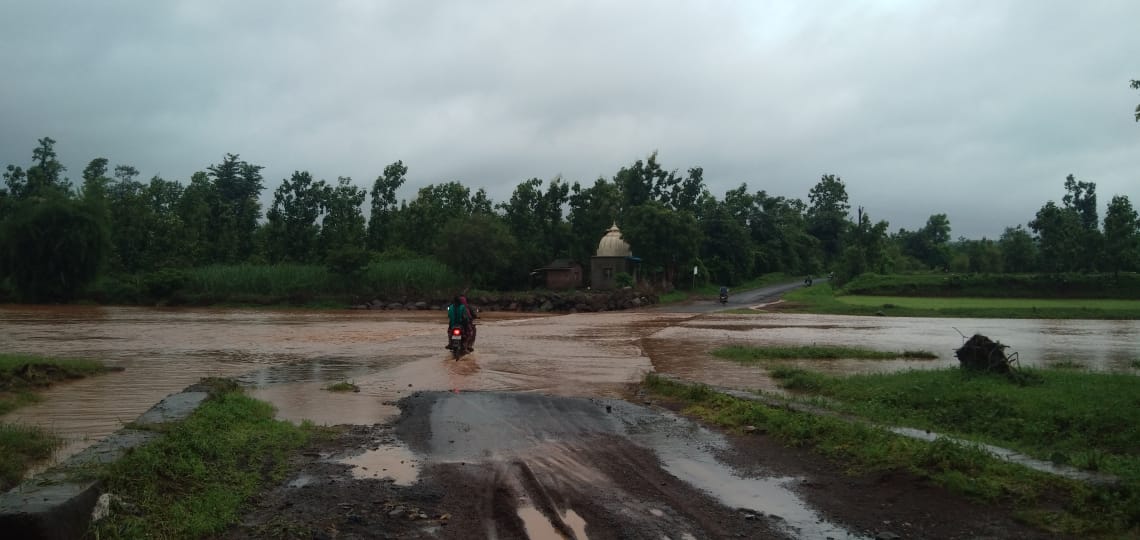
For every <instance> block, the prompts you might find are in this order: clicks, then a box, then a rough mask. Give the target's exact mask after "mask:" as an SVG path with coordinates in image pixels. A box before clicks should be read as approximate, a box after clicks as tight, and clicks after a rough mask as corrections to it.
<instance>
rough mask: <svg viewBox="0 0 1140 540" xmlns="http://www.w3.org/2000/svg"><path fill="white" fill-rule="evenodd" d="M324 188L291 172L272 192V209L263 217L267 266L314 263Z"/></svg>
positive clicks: (306, 176) (323, 185)
mask: <svg viewBox="0 0 1140 540" xmlns="http://www.w3.org/2000/svg"><path fill="white" fill-rule="evenodd" d="M326 187H327V185H326V184H325V182H324V181H323V180H321V181H316V182H314V181H313V176H312V175H311V174H309V173H308V172H307V171H306V172H302V171H295V172H293V176H292V177H290V178H289V179H287V180H284V181H282V182H281V186H279V187H278V188H277V190H276V191H274V193H273V205H272V206H271V207H270V208H269V212H267V213H266V215H265V217H266V219H267V220H268V224H267V228H266V235H267V238H266V246H265V249H266V256H267V257H266V258H267V259H269V261H270V262H274V263H276V262H299V263H305V262H313V261H315V260H316V259H317V240H318V238H317V237H318V235H319V234H320V226H319V225H318V224H317V218H319V217H320V215H321V211H322V209H323V207H324V196H325V188H326Z"/></svg>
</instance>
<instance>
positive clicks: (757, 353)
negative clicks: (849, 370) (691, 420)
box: [712, 345, 938, 363]
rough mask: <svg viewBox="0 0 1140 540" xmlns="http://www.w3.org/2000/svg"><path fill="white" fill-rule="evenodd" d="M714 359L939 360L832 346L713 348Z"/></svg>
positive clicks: (931, 355)
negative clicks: (715, 357)
mask: <svg viewBox="0 0 1140 540" xmlns="http://www.w3.org/2000/svg"><path fill="white" fill-rule="evenodd" d="M712 353H713V356H717V357H720V358H725V359H728V360H735V361H737V362H742V363H756V362H761V361H764V360H795V359H811V360H839V359H845V358H855V359H862V360H894V359H898V358H920V359H933V358H938V355H937V354H934V353H932V352H930V351H902V352H893V351H877V350H874V349H867V348H863V347H832V346H819V345H802V346H796V347H746V346H731V347H721V348H719V349H715V350H714V351H713V352H712Z"/></svg>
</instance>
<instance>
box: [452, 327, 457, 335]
mask: <svg viewBox="0 0 1140 540" xmlns="http://www.w3.org/2000/svg"><path fill="white" fill-rule="evenodd" d="M451 335H453V336H458V335H459V329H458V328H452V329H451Z"/></svg>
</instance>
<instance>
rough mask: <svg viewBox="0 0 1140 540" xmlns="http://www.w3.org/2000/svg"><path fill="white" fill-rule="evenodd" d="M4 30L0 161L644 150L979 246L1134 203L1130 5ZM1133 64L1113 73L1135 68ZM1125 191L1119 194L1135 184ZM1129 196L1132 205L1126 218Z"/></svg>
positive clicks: (188, 13) (727, 183)
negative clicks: (1072, 179) (836, 198)
mask: <svg viewBox="0 0 1140 540" xmlns="http://www.w3.org/2000/svg"><path fill="white" fill-rule="evenodd" d="M7 14H10V15H11V16H6V17H5V19H4V20H2V21H0V68H3V70H4V73H6V74H8V75H9V77H8V80H7V81H6V83H5V84H3V85H0V119H2V120H0V164H7V163H14V164H26V163H27V162H28V161H29V160H30V153H31V149H32V148H33V147H34V145H35V140H36V139H37V138H38V137H41V136H51V137H53V138H55V139H56V140H57V141H59V144H58V146H57V150H58V151H59V152H60V154H61V157H62V158H63V161H64V162H65V164H66V165H67V166H68V167H69V169H70V173H71V175H72V177H73V178H74V177H77V176H78V174H79V171H81V170H82V167H83V166H84V165H85V164H86V162H87V161H88V160H90V159H92V158H94V157H97V156H106V157H108V158H110V159H111V160H112V162H117V163H131V164H134V165H135V166H137V167H139V168H140V170H142V172H143V174H144V176H149V175H151V174H162V175H163V176H164V177H166V178H170V179H177V180H182V181H185V180H186V179H188V178H189V176H190V174H192V173H193V172H194V171H196V170H201V169H203V168H205V167H206V166H207V165H208V164H210V163H216V162H217V161H219V160H220V159H221V157H222V155H223V154H224V153H226V152H236V153H240V154H241V155H242V157H243V158H244V159H247V160H249V161H251V162H254V163H258V164H263V165H265V166H266V169H265V171H264V173H265V176H266V180H267V185H268V187H269V189H267V197H268V196H269V195H268V194H269V192H271V191H272V188H273V187H275V186H276V184H277V183H278V182H279V181H280V180H281V179H282V178H285V177H287V176H288V175H289V174H290V173H291V172H292V171H293V170H296V169H304V170H310V171H312V172H313V173H314V174H315V175H317V176H319V177H323V178H327V179H333V178H335V177H337V176H351V177H353V178H354V179H355V181H356V182H357V183H358V184H360V185H363V186H368V185H369V184H370V183H371V180H372V179H373V178H375V177H376V175H378V174H379V173H380V172H381V170H382V169H383V167H384V165H386V164H388V163H391V162H393V161H395V160H397V159H401V160H403V161H404V162H405V163H406V164H407V165H408V166H409V167H410V179H409V184H408V185H407V186H405V189H404V190H403V191H404V192H403V193H402V194H401V196H402V197H408V198H410V197H412V196H414V193H415V189H417V188H418V187H421V186H423V185H426V184H428V183H432V182H440V181H448V180H459V181H462V182H464V183H465V184H467V185H468V186H471V187H472V188H473V189H475V188H479V187H484V188H486V189H487V190H488V192H489V193H490V195H491V196H492V197H493V198H495V199H496V200H505V199H506V198H507V197H509V195H510V192H511V190H512V189H513V188H514V186H515V185H516V184H517V183H518V182H520V181H522V180H525V179H527V178H531V177H540V178H552V177H553V176H554V175H557V174H561V175H562V176H563V177H564V178H565V179H567V180H570V181H580V182H583V183H592V181H593V179H594V178H596V177H598V176H606V177H608V176H610V175H612V174H613V173H614V172H616V171H617V169H618V168H620V167H621V166H623V165H627V164H629V163H631V162H633V161H634V160H636V159H642V158H644V157H645V156H646V155H648V153H649V152H651V151H654V150H658V151H660V157H661V160H662V162H663V164H664V165H665V166H666V167H668V168H671V169H679V170H681V171H682V172H683V171H684V170H686V169H687V168H689V167H693V166H701V167H703V168H704V169H705V179H706V182H707V183H708V185H709V188H710V191H712V192H713V193H714V194H716V195H718V196H720V195H722V194H723V193H724V192H725V191H726V190H728V189H731V188H734V187H735V186H737V185H739V184H740V183H741V182H747V183H748V185H749V187H750V188H751V189H753V190H759V189H764V190H766V191H768V192H769V193H772V194H776V195H785V196H792V197H799V198H804V199H806V197H807V192H808V190H809V189H810V188H811V186H812V185H814V183H815V182H816V181H818V179H819V176H820V175H821V174H824V173H834V174H838V175H840V176H842V177H843V178H844V180H845V181H846V182H847V185H848V191H849V193H850V194H851V199H852V203H853V204H857V205H862V206H864V207H866V208H867V210H868V211H869V212H871V215H872V217H873V218H875V219H885V220H888V221H890V222H891V228H892V230H896V229H897V228H899V227H906V228H911V229H913V228H916V227H919V226H921V225H922V224H923V223H924V222H925V220H926V217H927V216H929V215H930V214H933V213H947V214H949V216H950V219H951V224H952V226H953V228H954V234H955V236H957V235H965V236H970V237H979V236H982V235H987V236H990V237H994V236H996V235H998V234H1000V233H1001V230H1002V229H1003V228H1004V227H1005V226H1009V225H1015V224H1018V223H1024V222H1026V221H1028V220H1029V219H1031V218H1032V217H1033V213H1034V212H1035V211H1036V209H1037V208H1039V207H1040V206H1041V205H1042V204H1043V203H1044V202H1045V201H1046V200H1049V199H1054V200H1059V199H1060V197H1061V195H1062V194H1063V193H1062V182H1063V179H1064V177H1065V175H1066V174H1069V173H1073V174H1076V175H1077V176H1078V177H1080V178H1082V179H1087V180H1092V181H1094V182H1097V186H1098V193H1099V194H1100V196H1101V199H1102V201H1101V203H1102V206H1103V205H1104V204H1105V203H1107V201H1108V199H1109V198H1110V197H1111V195H1113V194H1127V195H1130V196H1131V197H1132V198H1133V199H1134V200H1136V199H1138V198H1140V193H1138V192H1136V187H1135V186H1136V185H1137V184H1136V182H1135V180H1134V178H1133V171H1136V170H1137V165H1138V162H1140V153H1138V152H1136V149H1137V140H1138V137H1140V126H1137V125H1136V124H1135V123H1134V122H1132V119H1131V114H1130V112H1131V111H1132V109H1133V108H1134V107H1135V104H1136V103H1137V102H1140V95H1138V94H1137V93H1136V92H1135V91H1132V90H1130V89H1128V87H1127V81H1128V79H1130V78H1140V68H1137V67H1136V65H1135V63H1134V61H1133V58H1132V56H1133V54H1132V53H1133V52H1134V51H1136V50H1140V37H1138V35H1137V34H1136V33H1135V32H1134V31H1133V28H1132V25H1131V24H1130V22H1132V21H1135V20H1136V19H1137V18H1138V17H1137V16H1138V15H1140V5H1138V4H1136V3H1135V2H1131V1H1112V0H1106V1H1102V2H1094V3H1079V4H1078V3H1072V2H1059V1H1049V2H1037V1H1028V0H1026V1H1017V2H1015V1H1007V2H977V3H971V2H958V1H952V2H925V3H919V2H892V1H882V2H842V3H837V2H825V1H817V2H771V3H759V2H744V1H741V2H732V1H714V2H651V1H645V2H600V1H598V2H571V1H552V2H522V1H518V2H514V1H497V2H459V1H456V2H373V1H364V0H360V1H340V2H322V3H302V2H268V1H246V2H221V1H212V2H211V1H202V2H172V3H166V2H144V3H140V2H98V3H91V2H77V1H75V2H65V1H59V0H49V1H41V2H19V3H16V4H14V5H11V6H7V7H6V15H7ZM1130 70H1131V72H1130ZM1129 190H1131V193H1130V192H1129ZM1137 202H1140V201H1137Z"/></svg>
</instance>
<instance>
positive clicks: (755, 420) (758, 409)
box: [645, 370, 1140, 538]
mask: <svg viewBox="0 0 1140 540" xmlns="http://www.w3.org/2000/svg"><path fill="white" fill-rule="evenodd" d="M943 375H946V374H945V373H943ZM782 376H783V377H784V378H785V380H787V381H791V380H793V379H794V378H796V377H799V378H802V379H803V382H805V384H794V385H793V386H796V387H797V388H800V389H806V388H814V390H813V391H814V392H817V393H819V394H820V395H823V394H825V393H828V392H832V393H835V392H836V391H833V390H831V388H834V386H829V385H836V384H842V385H843V387H844V388H848V387H849V388H857V387H858V386H860V384H862V383H864V382H865V379H858V380H854V381H852V382H850V383H849V384H845V383H834V382H832V381H831V380H830V379H828V378H824V377H822V376H820V375H818V374H809V373H806V372H800V373H797V372H796V371H795V370H787V371H785V372H784V373H782ZM886 377H888V378H889V377H890V376H886ZM809 378H810V380H809ZM1051 381H1052V379H1051V378H1046V380H1045V383H1044V384H1043V385H1041V387H1040V388H1051V385H1052V384H1053V383H1052V382H1051ZM908 382H910V381H906V380H905V379H904V380H901V381H900V382H898V383H897V385H895V384H892V385H890V386H888V387H880V388H878V389H877V390H875V389H869V390H865V391H864V394H863V395H862V399H864V400H872V399H880V400H882V402H885V403H886V404H883V403H879V404H872V405H866V407H885V410H886V411H890V412H889V413H888V412H883V411H884V410H880V412H879V413H878V414H873V413H870V412H865V411H864V414H867V416H868V417H872V418H878V419H880V420H884V421H901V420H902V419H904V418H909V416H907V415H908V414H921V413H907V412H906V409H907V408H909V407H911V406H912V405H913V404H914V403H915V402H920V401H921V400H922V399H923V398H922V396H924V395H935V396H938V395H942V396H945V395H946V394H945V393H944V392H938V391H932V390H931V388H930V387H929V386H922V387H920V388H918V389H909V388H908V387H907V383H908ZM942 382H943V383H945V382H947V381H942ZM1100 382H1103V381H1100V380H1097V381H1093V383H1097V384H1098V383H1100ZM981 384H982V385H983V386H982V387H979V386H971V385H967V389H965V390H958V389H955V390H949V389H943V390H946V391H953V392H955V393H957V392H961V395H970V396H972V398H973V400H970V399H963V400H957V401H953V402H952V403H949V404H943V405H942V410H943V411H944V415H945V417H944V418H942V421H944V422H959V419H957V418H956V416H955V414H957V415H966V416H971V415H977V416H981V417H983V419H982V420H981V423H980V424H979V425H978V426H982V425H987V424H1002V423H1003V420H1002V419H1001V416H1000V414H994V413H991V412H990V411H991V407H989V405H990V404H991V402H998V403H1001V402H1003V400H1004V399H1005V398H1003V397H1002V396H1003V395H1004V394H1006V393H1008V392H1009V391H1010V389H1009V388H1008V383H1005V382H998V383H993V382H989V383H987V382H985V381H981ZM985 384H1002V385H1005V386H1003V387H1002V388H1001V389H1000V390H997V391H995V390H993V389H990V388H986V387H984V385H985ZM645 385H646V386H647V388H648V389H649V390H650V391H651V392H653V393H654V394H655V395H658V396H663V397H668V398H673V399H679V400H681V401H683V402H685V403H686V404H687V405H686V407H685V409H684V412H685V413H686V414H689V415H693V416H696V417H699V418H702V419H704V420H706V421H710V422H712V423H715V424H718V425H721V426H725V427H729V428H740V427H743V426H755V427H757V428H761V431H762V432H766V433H768V434H769V435H770V436H772V437H775V438H776V439H777V440H780V441H782V442H783V443H784V444H787V445H789V446H795V447H805V448H810V449H812V450H814V451H815V452H818V453H820V454H822V455H824V456H827V457H829V458H831V459H833V460H835V461H837V462H839V463H841V464H842V466H843V467H845V468H846V469H847V470H848V471H850V472H851V473H853V474H860V473H866V472H873V471H887V470H904V471H908V472H911V473H913V474H916V475H918V476H920V477H923V478H927V479H929V480H930V481H932V482H934V483H936V484H939V485H941V486H944V487H945V488H947V489H949V490H951V491H954V492H957V493H961V494H963V495H966V496H968V497H971V498H975V499H978V500H982V501H987V502H994V503H1000V504H1004V505H1011V506H1013V507H1014V509H1015V512H1016V514H1017V515H1018V517H1020V518H1021V519H1023V520H1025V521H1027V522H1029V523H1032V524H1035V525H1036V526H1039V527H1041V528H1043V529H1046V530H1049V531H1054V532H1059V533H1064V534H1068V535H1079V536H1091V535H1098V536H1106V537H1113V538H1115V537H1121V536H1125V537H1132V536H1131V535H1135V534H1137V533H1140V483H1137V482H1136V481H1134V480H1133V476H1132V475H1131V473H1130V472H1128V471H1130V470H1131V465H1126V464H1123V462H1122V461H1115V460H1116V459H1117V458H1116V457H1112V458H1109V457H1108V455H1107V453H1106V452H1107V451H1108V450H1107V449H1110V448H1117V447H1115V446H1114V445H1115V444H1117V443H1118V442H1120V441H1122V440H1123V441H1131V440H1133V437H1135V431H1133V432H1132V433H1130V434H1125V435H1122V436H1119V437H1118V436H1117V435H1114V434H1109V433H1101V432H1097V435H1096V439H1095V441H1093V442H1091V443H1090V445H1089V447H1090V451H1092V450H1094V449H1095V451H1098V452H1101V453H1102V455H1103V456H1104V457H1103V459H1101V461H1099V462H1098V463H1100V464H1103V467H1101V468H1102V469H1103V470H1108V471H1110V472H1113V471H1116V472H1120V473H1122V476H1123V477H1125V478H1126V480H1125V482H1124V483H1123V484H1122V485H1118V486H1093V485H1087V484H1083V483H1081V482H1078V481H1073V480H1067V479H1063V478H1060V477H1057V476H1052V475H1047V474H1045V473H1040V472H1036V471H1033V470H1031V469H1028V468H1025V467H1022V466H1019V465H1015V464H1013V463H1010V462H1007V461H1004V460H1001V459H998V458H996V457H994V456H992V455H991V454H989V453H987V452H985V451H984V450H982V449H980V448H978V447H974V446H968V445H962V444H958V443H955V442H953V441H950V440H947V439H944V438H940V439H938V440H936V441H935V442H933V443H928V442H924V441H918V440H914V439H909V438H905V437H902V436H898V435H894V434H892V433H890V432H888V431H886V430H885V429H881V428H876V427H872V426H869V425H865V424H859V423H851V422H847V421H845V420H841V419H839V418H833V417H828V416H821V415H813V414H806V413H798V412H793V411H789V410H786V409H782V408H772V407H768V406H765V405H763V404H760V403H756V402H752V401H747V400H742V399H737V398H733V397H731V396H727V395H724V394H719V393H717V392H715V391H713V390H711V389H709V388H708V387H705V386H701V385H684V384H679V383H676V382H672V381H669V380H666V379H662V378H659V377H655V376H653V375H652V374H651V375H650V376H648V377H647V378H646V381H645ZM1065 386H1067V387H1068V388H1070V389H1071V388H1073V387H1071V386H1068V385H1065ZM900 388H901V390H900ZM1018 388H1021V387H1018ZM1128 390H1130V388H1125V389H1124V390H1121V389H1119V388H1113V389H1112V393H1113V395H1117V396H1122V394H1120V393H1118V391H1128ZM1046 392H1050V393H1051V394H1052V392H1051V390H1047V391H1046ZM899 394H905V395H909V396H913V397H912V398H911V399H901V400H896V399H895V397H896V396H897V395H899ZM1086 394H1090V393H1089V392H1086ZM1091 394H1092V395H1093V396H1095V395H1097V394H1096V393H1091ZM828 395H830V394H828ZM1123 395H1128V396H1129V398H1130V399H1136V398H1135V397H1134V396H1137V395H1138V394H1136V393H1131V394H1123ZM868 396H874V397H868ZM1056 396H1059V397H1057V399H1062V401H1065V402H1067V400H1074V399H1075V400H1078V402H1080V403H1085V404H1088V403H1089V401H1090V399H1094V398H1090V397H1084V398H1079V397H1073V396H1071V395H1070V394H1068V391H1058V392H1057V394H1056ZM930 401H931V402H935V403H937V400H936V399H934V398H932V399H930ZM1033 401H1034V402H1035V403H1037V404H1038V405H1040V406H1045V405H1046V404H1048V403H1053V402H1052V401H1050V400H1049V399H1043V398H1036V399H1035V400H1033ZM845 403H846V402H845ZM1102 406H1106V405H1103V404H1102ZM848 407H851V410H855V411H863V410H862V409H858V408H857V407H858V405H856V404H851V405H848ZM1095 408H1099V407H1094V409H1095ZM1056 409H1057V407H1056V406H1054V408H1053V409H1042V410H1031V411H1030V412H1029V416H1027V418H1028V419H1029V420H1028V423H1029V424H1030V425H1034V426H1043V425H1048V424H1049V423H1050V422H1049V421H1048V420H1047V418H1049V417H1050V415H1054V414H1056V415H1059V416H1063V417H1067V418H1069V420H1070V422H1072V423H1071V427H1073V428H1076V429H1081V428H1089V430H1090V431H1091V432H1096V431H1097V430H1098V429H1100V428H1101V427H1103V426H1104V425H1106V424H1111V425H1113V426H1115V427H1114V428H1113V429H1115V430H1120V429H1121V425H1120V424H1117V423H1115V422H1116V421H1117V420H1119V419H1120V418H1121V416H1125V417H1129V416H1130V415H1133V414H1136V413H1135V409H1137V407H1136V406H1135V405H1133V406H1132V409H1134V410H1133V411H1128V412H1120V413H1115V414H1114V415H1112V416H1111V419H1108V420H1105V421H1104V422H1101V421H1099V420H1096V419H1091V418H1089V417H1088V416H1087V415H1088V413H1089V410H1088V409H1080V408H1079V407H1078V409H1077V410H1074V411H1073V413H1072V414H1068V413H1065V412H1063V411H1057V410H1056ZM999 410H1000V409H999ZM987 415H988V416H987ZM1019 420H1020V419H1019ZM1016 422H1017V421H1016V420H1014V421H1010V422H1009V423H1016ZM931 425H932V427H933V426H934V425H935V424H931ZM936 425H938V426H941V425H943V424H941V423H939V424H936ZM1054 425H1056V424H1054ZM1131 425H1132V426H1136V425H1137V424H1136V423H1135V422H1134V423H1133V424H1131ZM976 429H980V427H972V428H971V429H970V430H967V431H973V430H976ZM1010 429H1012V430H1014V431H1017V430H1018V428H1016V427H1013V428H1005V429H1003V430H1002V431H1001V432H1002V433H1008V432H1009V430H1010ZM1037 429H1040V428H1037ZM945 431H947V432H959V433H961V432H962V431H963V430H961V429H958V430H951V429H946V430H945ZM1090 431H1085V432H1084V433H1086V434H1087V433H1089V432H1090ZM1025 434H1026V435H1027V436H1030V437H1032V440H1034V441H1035V442H1036V443H1037V444H1039V445H1049V444H1052V443H1051V442H1050V440H1049V439H1050V437H1051V436H1050V435H1049V434H1047V433H1046V432H1044V431H1040V432H1037V433H1036V434H1032V428H1030V430H1029V433H1025ZM979 438H985V437H979ZM1070 440H1075V438H1072V439H1070ZM995 442H1000V441H995ZM1057 444H1058V445H1059V446H1058V448H1067V446H1066V444H1065V443H1061V442H1058V443H1057ZM1137 448H1138V447H1137V446H1135V445H1133V446H1132V451H1133V452H1135V451H1136V449H1137ZM1073 454H1077V452H1073ZM1116 456H1120V454H1116ZM1133 457H1135V456H1134V454H1133ZM1126 459H1132V458H1126ZM1109 461H1111V462H1112V463H1111V464H1110V463H1108V462H1109Z"/></svg>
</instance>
